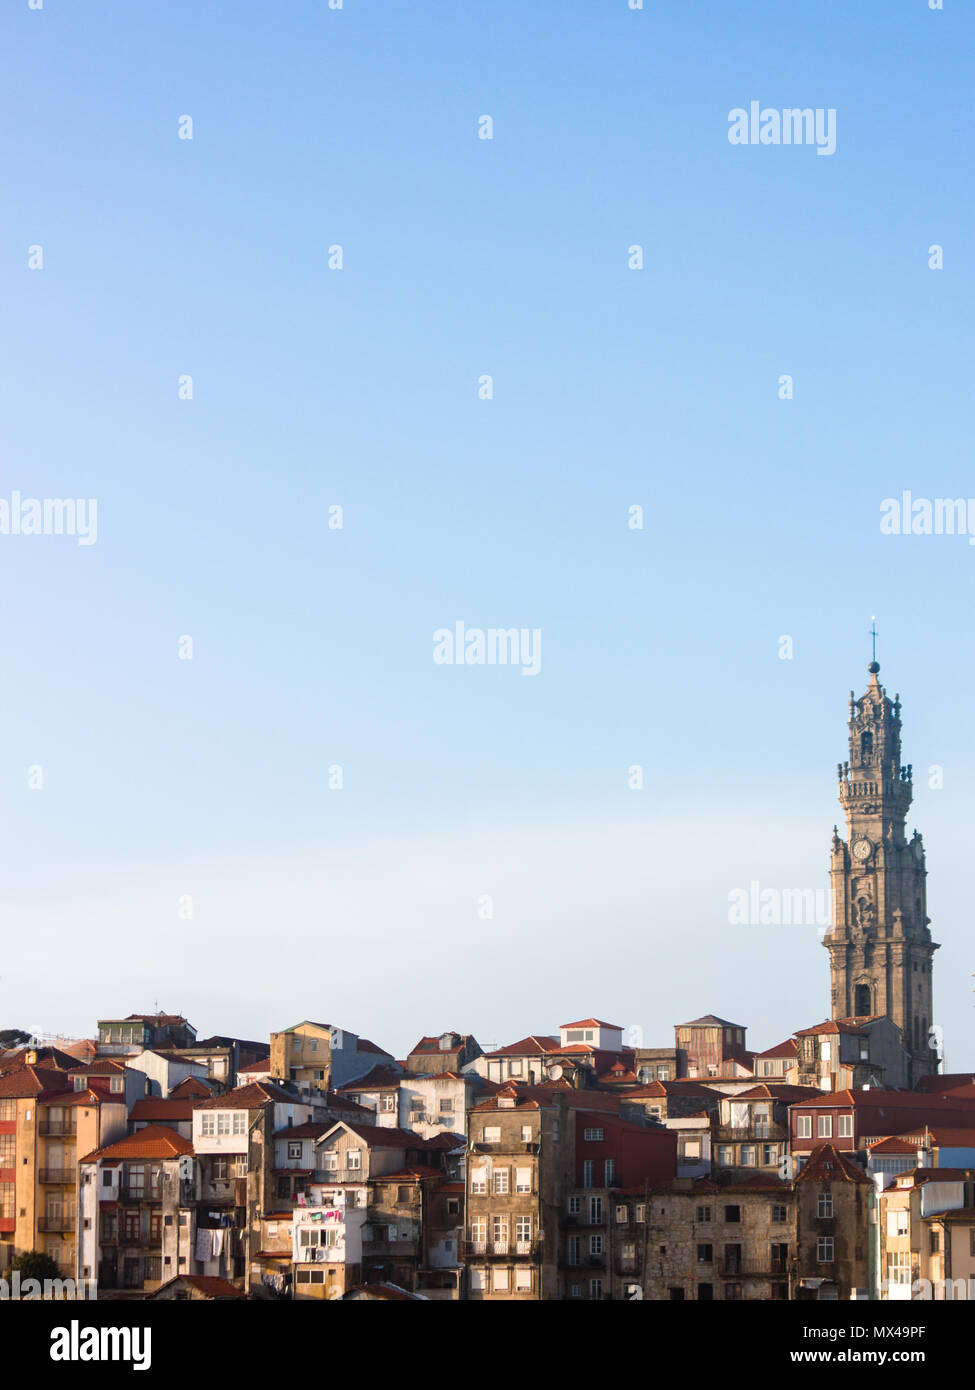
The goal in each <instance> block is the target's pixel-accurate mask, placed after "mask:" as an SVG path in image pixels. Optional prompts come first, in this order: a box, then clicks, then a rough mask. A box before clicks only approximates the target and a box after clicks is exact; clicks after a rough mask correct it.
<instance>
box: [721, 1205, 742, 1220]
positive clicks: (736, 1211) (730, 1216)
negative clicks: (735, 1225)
mask: <svg viewBox="0 0 975 1390" xmlns="http://www.w3.org/2000/svg"><path fill="white" fill-rule="evenodd" d="M724 1219H725V1221H730V1222H735V1221H740V1220H741V1207H725V1209H724Z"/></svg>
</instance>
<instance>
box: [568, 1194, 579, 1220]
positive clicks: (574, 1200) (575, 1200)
mask: <svg viewBox="0 0 975 1390" xmlns="http://www.w3.org/2000/svg"><path fill="white" fill-rule="evenodd" d="M581 1211H582V1198H581V1197H570V1198H569V1215H570V1216H578V1215H579V1213H580V1212H581Z"/></svg>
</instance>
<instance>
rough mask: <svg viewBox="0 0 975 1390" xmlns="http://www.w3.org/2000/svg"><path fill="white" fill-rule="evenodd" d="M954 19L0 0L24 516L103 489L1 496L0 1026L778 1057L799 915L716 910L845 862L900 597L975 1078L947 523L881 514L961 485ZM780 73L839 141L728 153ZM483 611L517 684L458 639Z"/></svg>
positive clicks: (810, 948) (810, 1015) (8, 259)
mask: <svg viewBox="0 0 975 1390" xmlns="http://www.w3.org/2000/svg"><path fill="white" fill-rule="evenodd" d="M973 39H975V12H973V9H972V6H971V5H970V4H967V3H963V2H962V0H945V8H944V10H943V11H941V12H932V11H931V10H930V9H929V7H928V3H927V0H899V3H897V4H896V5H894V4H891V3H890V0H860V3H858V4H857V5H849V4H847V3H840V0H832V3H819V4H816V5H812V4H806V5H789V6H770V5H769V4H768V3H766V2H765V0H746V2H744V3H738V4H735V5H723V4H718V3H716V0H707V3H704V2H703V0H683V3H680V4H674V3H664V0H646V4H645V8H644V9H643V10H642V11H632V10H630V9H629V8H628V6H627V3H626V0H531V3H525V0H494V2H493V3H491V4H490V5H480V6H475V5H458V4H457V3H456V0H418V3H415V4H410V5H402V4H394V3H392V0H386V3H377V2H376V0H344V4H343V8H342V9H340V10H330V9H329V8H328V7H327V5H326V3H325V2H324V0H289V2H288V3H280V2H279V3H276V4H271V3H264V4H258V3H253V0H236V3H234V4H233V5H230V4H211V5H200V4H199V3H196V0H193V3H190V0H166V3H160V0H141V3H140V4H138V5H126V4H121V3H107V2H104V0H102V2H98V3H96V0H71V2H70V3H68V0H44V5H43V9H42V10H31V9H29V8H28V4H27V0H11V3H9V4H7V5H5V6H4V8H3V12H2V16H0V47H2V59H0V61H2V65H3V81H2V83H0V141H2V161H3V169H4V180H3V183H4V198H3V202H4V214H3V217H2V223H0V225H2V241H0V294H2V302H3V309H4V312H3V332H2V335H0V336H2V353H3V360H2V374H0V391H2V396H3V400H2V418H3V422H4V429H3V440H2V451H0V500H2V499H6V500H7V501H8V502H10V501H11V499H12V496H13V493H14V492H15V491H16V492H20V493H21V495H22V496H23V497H36V498H39V499H43V498H64V497H77V498H96V499H97V503H98V512H97V542H96V543H95V544H93V545H79V544H77V542H76V538H75V537H69V536H46V535H42V536H28V535H20V536H14V535H0V592H2V596H3V623H2V626H0V660H2V670H3V681H2V694H0V700H2V723H0V728H2V731H3V737H2V752H0V814H2V824H0V832H2V833H0V912H2V923H3V940H4V948H3V954H2V968H0V1026H12V1025H18V1026H22V1027H31V1028H41V1029H44V1030H46V1031H51V1032H54V1031H59V1030H61V1031H64V1032H67V1033H90V1032H91V1031H92V1029H93V1027H94V1021H95V1019H97V1018H98V1017H99V1016H105V1015H118V1014H119V1013H128V1012H130V1011H146V1010H149V1009H151V1008H152V1007H153V1005H154V1003H155V1002H158V1003H159V1005H160V1006H161V1007H163V1008H165V1009H168V1010H180V1011H182V1012H184V1013H186V1014H187V1016H188V1017H189V1018H190V1019H191V1021H192V1022H193V1023H194V1024H195V1025H196V1026H197V1028H198V1029H199V1030H200V1032H201V1035H202V1034H204V1033H211V1032H223V1033H233V1032H237V1033H240V1034H241V1035H243V1036H255V1037H260V1036H266V1035H267V1033H268V1031H269V1030H270V1029H273V1028H278V1027H283V1026H286V1025H288V1024H290V1023H293V1022H295V1021H296V1020H297V1019H300V1018H303V1017H311V1018H317V1019H323V1020H327V1021H332V1022H334V1023H336V1024H339V1025H341V1026H343V1027H346V1028H349V1029H352V1030H353V1031H358V1032H360V1033H362V1034H364V1035H366V1036H369V1037H372V1038H374V1039H375V1040H376V1041H377V1042H380V1043H382V1044H384V1045H386V1046H388V1047H389V1048H390V1049H392V1050H393V1051H395V1052H397V1053H401V1052H402V1051H403V1050H404V1049H405V1048H407V1047H409V1046H410V1045H411V1044H412V1043H413V1042H414V1041H415V1039H416V1037H418V1036H419V1035H420V1034H421V1033H432V1032H437V1031H440V1030H442V1029H444V1028H456V1029H461V1030H463V1031H472V1032H474V1033H475V1035H476V1036H477V1037H478V1038H479V1039H480V1040H481V1041H482V1043H485V1044H486V1043H491V1042H505V1041H511V1040H513V1039H514V1038H516V1037H520V1036H523V1035H524V1034H525V1033H527V1032H529V1031H549V1030H551V1029H553V1028H555V1027H556V1026H557V1025H558V1024H560V1023H563V1022H566V1021H569V1020H572V1019H574V1018H577V1017H580V1016H583V1015H587V1014H590V1013H595V1014H596V1015H597V1016H598V1017H602V1018H608V1019H609V1020H610V1021H612V1022H615V1023H618V1024H621V1025H623V1026H625V1027H627V1028H640V1029H642V1030H643V1038H644V1041H645V1042H646V1043H647V1044H648V1045H655V1044H666V1043H668V1042H669V1041H671V1039H672V1031H671V1029H672V1025H673V1024H674V1023H675V1022H678V1021H680V1020H682V1019H684V1018H689V1017H695V1016H697V1015H698V1014H701V1013H704V1012H708V1011H714V1012H716V1013H718V1014H720V1015H722V1016H723V1017H726V1018H730V1019H732V1020H733V1021H735V1022H737V1023H740V1024H742V1025H745V1026H747V1027H748V1029H749V1033H748V1041H749V1042H750V1043H751V1044H752V1045H754V1046H756V1047H767V1046H770V1045H772V1044H773V1043H775V1042H778V1041H780V1040H781V1038H782V1037H784V1036H786V1035H787V1034H788V1033H790V1032H791V1031H792V1030H794V1029H796V1028H800V1027H805V1026H809V1025H811V1024H813V1023H815V1022H818V1021H819V1020H820V1019H821V1018H823V1017H824V1016H825V1015H826V1012H827V973H828V972H827V956H826V952H825V951H824V950H823V949H822V947H821V946H820V945H819V944H818V940H817V933H816V929H815V927H785V926H779V927H772V926H768V927H750V928H743V927H732V926H730V925H729V922H728V895H729V893H730V892H731V891H732V890H734V889H736V888H741V887H747V886H748V884H749V883H750V882H751V881H752V880H755V881H758V882H759V883H760V884H761V885H762V886H763V887H765V886H771V887H777V888H821V887H823V886H824V885H825V881H826V866H827V854H828V849H829V843H830V834H831V828H832V825H833V823H834V821H837V820H840V819H841V815H840V810H839V806H838V804H837V801H836V779H835V765H836V763H837V761H838V760H840V759H841V758H843V757H844V756H845V754H846V744H845V739H846V728H845V719H846V702H847V697H848V692H849V690H850V688H851V686H855V687H856V689H857V693H858V694H859V693H862V690H863V689H864V688H865V685H866V679H867V677H866V665H867V662H868V661H869V659H870V644H869V638H868V636H867V629H868V627H869V625H870V619H871V616H872V615H873V614H876V615H877V622H878V627H879V630H880V638H879V645H878V656H879V659H880V661H881V664H882V672H881V679H882V680H883V681H885V683H886V684H887V685H888V688H889V690H890V692H891V694H893V693H894V691H899V692H900V694H901V696H902V699H903V701H904V715H903V717H904V756H905V761H910V762H912V763H913V764H914V768H915V788H916V804H915V807H914V808H913V809H912V815H911V821H910V823H909V830H910V828H911V827H912V826H913V824H917V826H918V827H919V828H920V829H921V830H922V832H923V833H924V836H925V841H926V844H927V847H928V866H929V870H930V877H929V911H930V915H931V917H932V930H933V933H934V937H935V939H936V940H937V941H940V942H941V943H942V949H941V951H940V952H939V953H938V956H937V957H936V963H935V1013H936V1021H937V1022H939V1023H940V1024H941V1026H942V1027H943V1028H944V1032H945V1038H946V1047H947V1061H948V1065H949V1067H952V1068H954V1067H962V1066H970V1065H973V1064H975V1048H973V1047H972V1045H971V1026H972V1018H973V1014H972V1004H973V999H975V996H973V994H972V986H973V984H975V980H973V979H972V978H971V972H972V970H973V969H975V965H973V957H972V953H971V951H970V949H969V942H970V936H971V892H970V880H969V878H968V874H969V872H970V865H971V860H972V848H971V844H970V842H969V836H970V835H971V834H972V814H971V802H972V785H973V775H975V750H973V747H972V739H973V727H975V726H973V721H972V717H971V706H972V687H973V679H975V670H973V665H975V663H973V657H972V644H971V630H972V624H971V606H972V605H971V596H972V583H973V574H975V548H972V547H970V546H969V544H968V541H967V539H966V538H965V537H959V536H944V535H942V536H934V535H917V536H915V535H900V536H892V535H883V534H881V530H880V516H881V502H882V501H883V499H885V498H888V497H892V496H895V497H899V496H900V494H901V492H902V491H903V490H904V489H909V490H910V491H911V492H912V494H913V495H914V496H915V497H929V498H935V497H959V496H964V497H968V496H969V495H971V496H973V497H975V478H973V471H972V464H971V458H972V448H971V400H972V379H973V362H972V336H971V325H972V322H973V302H972V300H973V296H972V242H971V235H970V233H971V227H972V222H973V214H975V207H973V201H975V200H973V194H972V178H971V73H972V42H973ZM753 100H754V101H757V102H759V103H760V104H761V106H762V107H763V108H765V107H767V108H776V109H782V108H786V107H789V108H791V107H809V108H822V109H824V110H826V109H829V108H832V109H834V110H835V112H836V118H835V119H836V151H835V153H834V154H832V155H829V156H826V157H824V156H821V155H819V154H818V153H817V150H816V148H815V147H814V146H808V145H802V146H796V145H793V146H790V147H786V146H784V145H755V146H752V145H749V146H737V145H732V144H731V143H729V140H728V132H729V112H730V111H731V110H732V109H733V108H738V107H741V108H746V109H748V108H749V104H750V102H751V101H753ZM486 115H487V116H490V117H491V118H492V120H493V139H490V140H487V139H481V138H478V128H479V126H478V123H479V118H480V117H483V116H486ZM185 116H190V117H191V118H192V123H193V126H192V134H193V138H192V139H191V140H190V139H180V138H179V131H180V118H181V117H185ZM183 128H184V131H185V129H186V125H185V122H184V123H183ZM935 244H937V245H940V246H942V247H943V269H940V270H932V269H930V268H929V247H930V246H932V245H935ZM38 246H39V247H41V248H42V256H43V267H42V268H36V269H32V268H30V266H29V257H31V256H33V259H34V260H35V262H36V260H37V256H36V253H32V252H31V251H30V248H31V247H38ZM335 246H341V248H342V261H343V264H342V268H341V269H330V267H329V259H330V251H329V248H330V247H335ZM632 246H641V247H642V248H643V256H644V268H643V269H642V270H632V269H630V268H629V266H628V254H629V253H628V248H630V247H632ZM332 258H333V259H334V253H333V257H332ZM786 374H787V375H790V376H791V377H792V379H793V399H791V400H783V399H780V395H779V392H780V386H779V379H780V377H782V376H783V375H786ZM187 375H188V376H191V377H192V385H193V399H192V400H188V399H180V398H179V392H178V385H179V381H180V378H181V377H185V376H187ZM484 376H490V377H491V378H492V380H493V391H494V394H493V399H489V400H488V399H481V398H480V397H479V394H478V382H479V379H481V378H482V377H484ZM636 505H638V506H642V507H643V508H644V526H643V529H642V530H634V529H631V527H630V526H629V525H628V520H629V515H630V513H629V509H630V508H631V507H632V506H636ZM335 506H340V507H341V508H342V509H343V513H342V520H343V526H342V529H330V528H329V508H330V507H335ZM973 518H975V512H973ZM973 527H975V519H973ZM458 621H460V622H463V623H464V624H465V625H466V627H467V628H478V627H480V628H489V627H505V628H507V627H516V628H519V629H520V628H526V629H539V630H540V631H541V670H540V672H539V673H538V674H537V675H535V676H526V675H523V674H522V672H521V670H520V669H519V668H517V667H514V668H513V667H511V666H488V665H471V666H467V665H465V666H456V665H454V666H449V665H438V664H436V663H435V662H434V661H433V650H434V643H433V634H434V632H435V630H437V629H439V628H443V627H453V625H454V624H455V623H456V622H458ZM186 636H189V637H191V638H192V641H193V656H192V659H191V660H181V659H180V658H179V650H180V639H181V638H183V637H186ZM782 636H788V637H791V639H792V642H793V656H792V659H790V660H783V659H780V656H779V651H780V643H779V639H780V637H782ZM336 765H338V766H340V767H341V769H342V776H343V786H342V788H341V790H339V789H335V788H331V787H330V786H329V768H330V767H334V766H336ZM634 765H640V766H642V767H643V769H644V787H643V790H642V791H634V790H630V789H629V788H628V785H627V773H628V769H629V768H630V767H632V766H634ZM932 765H938V766H940V767H942V768H943V769H944V773H943V786H942V787H941V788H938V789H932V788H930V787H929V785H928V783H929V777H928V769H929V768H930V767H931V766H932ZM38 768H39V769H40V777H41V778H42V780H43V786H42V787H41V786H37V785H36V783H37V781H38V773H37V771H36V770H37V769H38ZM31 769H34V771H33V772H31V771H30V770H31ZM32 781H33V782H34V783H35V785H33V786H32V785H31V782H32ZM187 897H188V898H189V899H191V900H192V918H187V917H186V916H185V915H184V916H180V911H181V906H180V904H181V901H182V900H184V899H185V898H187ZM485 897H489V898H490V899H491V907H492V911H493V916H492V917H491V918H490V919H485V918H484V917H483V916H482V915H479V914H480V913H483V912H484V911H485V908H484V906H483V902H482V899H483V898H485ZM182 911H183V912H184V914H185V912H186V905H185V902H184V903H183V907H182Z"/></svg>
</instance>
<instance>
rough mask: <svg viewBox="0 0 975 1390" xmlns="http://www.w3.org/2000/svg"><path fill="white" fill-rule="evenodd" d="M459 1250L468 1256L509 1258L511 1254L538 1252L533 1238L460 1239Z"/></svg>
mask: <svg viewBox="0 0 975 1390" xmlns="http://www.w3.org/2000/svg"><path fill="white" fill-rule="evenodd" d="M461 1251H462V1253H463V1254H464V1255H466V1256H467V1257H468V1258H470V1257H472V1256H476V1257H477V1258H478V1259H505V1258H508V1259H510V1258H511V1257H512V1256H513V1255H517V1256H526V1255H527V1256H531V1255H535V1254H537V1252H538V1242H537V1241H535V1240H465V1241H461Z"/></svg>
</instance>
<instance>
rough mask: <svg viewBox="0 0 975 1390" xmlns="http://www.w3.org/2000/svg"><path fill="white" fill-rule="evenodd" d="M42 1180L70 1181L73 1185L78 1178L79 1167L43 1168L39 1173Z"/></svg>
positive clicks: (50, 1181)
mask: <svg viewBox="0 0 975 1390" xmlns="http://www.w3.org/2000/svg"><path fill="white" fill-rule="evenodd" d="M39 1177H40V1180H41V1182H49V1183H70V1184H71V1186H72V1187H73V1186H74V1184H75V1182H76V1181H77V1178H78V1170H77V1168H42V1169H41V1171H40V1174H39Z"/></svg>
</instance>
